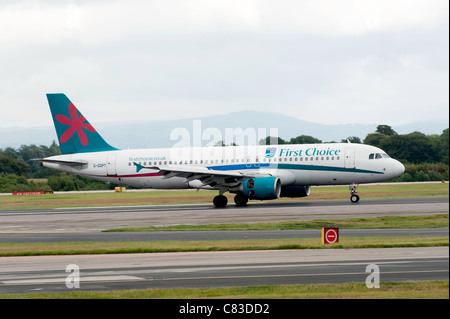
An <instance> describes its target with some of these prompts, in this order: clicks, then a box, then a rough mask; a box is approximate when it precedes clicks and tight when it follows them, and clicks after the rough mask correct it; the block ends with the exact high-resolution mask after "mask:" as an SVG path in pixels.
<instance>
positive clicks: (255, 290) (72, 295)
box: [0, 280, 449, 302]
mask: <svg viewBox="0 0 450 319" xmlns="http://www.w3.org/2000/svg"><path fill="white" fill-rule="evenodd" d="M448 298H449V282H448V280H444V281H420V282H386V283H384V282H381V283H380V288H377V289H376V288H373V289H368V288H367V287H366V285H365V284H364V283H344V284H311V285H270V286H250V287H231V288H173V289H145V290H115V291H108V292H83V291H73V292H64V293H45V292H42V293H30V294H9V295H8V294H5V295H0V299H448ZM183 302H184V301H183Z"/></svg>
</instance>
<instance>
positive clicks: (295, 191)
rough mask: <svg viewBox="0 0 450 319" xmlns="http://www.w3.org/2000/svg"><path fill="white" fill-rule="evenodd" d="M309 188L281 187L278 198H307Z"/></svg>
mask: <svg viewBox="0 0 450 319" xmlns="http://www.w3.org/2000/svg"><path fill="white" fill-rule="evenodd" d="M310 192H311V186H293V185H291V186H283V187H281V194H280V197H291V198H294V197H305V196H309V193H310Z"/></svg>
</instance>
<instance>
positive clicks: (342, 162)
mask: <svg viewBox="0 0 450 319" xmlns="http://www.w3.org/2000/svg"><path fill="white" fill-rule="evenodd" d="M49 159H55V160H61V161H84V162H85V164H84V165H78V166H68V165H63V164H59V163H50V162H44V163H43V165H44V166H46V167H49V168H54V169H58V170H61V171H65V172H67V173H72V174H76V175H80V176H85V177H89V178H93V179H96V180H100V181H105V182H111V183H116V184H122V185H129V186H132V187H136V188H158V189H182V188H208V189H214V187H210V186H208V187H205V186H204V185H202V184H201V183H200V182H199V181H196V180H190V179H187V178H185V177H177V176H175V177H171V178H167V177H165V176H162V175H160V174H158V171H159V169H156V167H158V168H160V167H172V168H183V169H192V168H199V167H201V168H207V169H211V170H215V171H224V172H225V171H226V172H239V173H244V174H245V173H251V174H256V175H261V176H275V177H278V178H279V179H280V181H281V185H283V186H286V185H302V186H304V185H342V184H352V183H354V184H362V183H372V182H380V181H385V180H389V179H393V178H395V177H397V176H400V175H401V174H402V173H403V172H404V166H403V165H402V164H401V163H400V162H398V161H397V160H394V159H392V158H390V157H389V156H387V155H386V154H385V152H384V151H382V150H381V149H379V148H376V147H373V146H369V145H364V144H352V143H332V144H296V145H293V144H286V145H262V146H226V147H204V148H161V149H141V150H117V151H107V152H95V153H76V154H69V155H59V156H53V157H51V158H49ZM136 164H138V165H142V166H144V167H145V168H144V169H138V166H137V165H136ZM149 167H155V169H149Z"/></svg>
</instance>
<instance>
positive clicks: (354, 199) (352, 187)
mask: <svg viewBox="0 0 450 319" xmlns="http://www.w3.org/2000/svg"><path fill="white" fill-rule="evenodd" d="M358 186H359V185H358V184H355V183H353V184H351V185H350V186H349V187H348V189H349V190H350V201H351V202H352V203H357V202H359V196H358V195H357V194H356V193H357V192H356V188H357V187H358Z"/></svg>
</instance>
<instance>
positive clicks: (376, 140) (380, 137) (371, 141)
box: [364, 133, 389, 148]
mask: <svg viewBox="0 0 450 319" xmlns="http://www.w3.org/2000/svg"><path fill="white" fill-rule="evenodd" d="M387 139H389V136H387V135H385V134H382V133H370V134H367V136H366V138H365V139H364V144H367V145H372V146H376V147H380V148H382V147H381V145H382V144H383V142H384V141H385V140H387Z"/></svg>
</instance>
